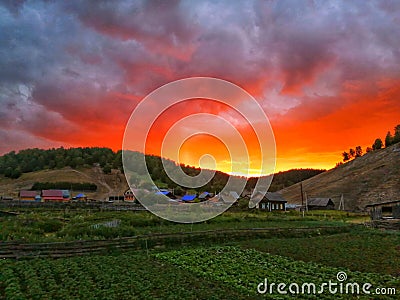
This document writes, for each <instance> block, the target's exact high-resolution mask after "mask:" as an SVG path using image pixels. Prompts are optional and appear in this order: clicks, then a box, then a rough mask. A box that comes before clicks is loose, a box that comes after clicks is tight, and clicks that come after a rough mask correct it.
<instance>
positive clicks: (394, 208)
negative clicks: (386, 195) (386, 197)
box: [366, 200, 400, 220]
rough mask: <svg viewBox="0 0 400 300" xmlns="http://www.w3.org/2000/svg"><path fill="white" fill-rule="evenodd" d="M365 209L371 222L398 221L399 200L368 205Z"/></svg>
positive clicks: (399, 212) (399, 216)
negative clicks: (382, 220)
mask: <svg viewBox="0 0 400 300" xmlns="http://www.w3.org/2000/svg"><path fill="white" fill-rule="evenodd" d="M366 209H367V210H368V211H369V214H370V216H371V219H372V220H381V219H400V200H395V201H387V202H381V203H372V204H368V205H367V206H366Z"/></svg>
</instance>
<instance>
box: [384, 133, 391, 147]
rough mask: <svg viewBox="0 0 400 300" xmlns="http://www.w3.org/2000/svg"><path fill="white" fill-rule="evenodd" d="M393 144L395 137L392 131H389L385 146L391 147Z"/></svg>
mask: <svg viewBox="0 0 400 300" xmlns="http://www.w3.org/2000/svg"><path fill="white" fill-rule="evenodd" d="M392 144H393V137H392V134H391V133H390V131H388V132H387V134H386V137H385V147H389V146H390V145H392Z"/></svg>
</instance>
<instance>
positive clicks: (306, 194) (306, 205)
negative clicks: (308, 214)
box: [305, 193, 308, 211]
mask: <svg viewBox="0 0 400 300" xmlns="http://www.w3.org/2000/svg"><path fill="white" fill-rule="evenodd" d="M305 194H306V211H308V196H307V193H305Z"/></svg>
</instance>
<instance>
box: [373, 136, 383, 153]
mask: <svg viewBox="0 0 400 300" xmlns="http://www.w3.org/2000/svg"><path fill="white" fill-rule="evenodd" d="M382 146H383V142H382V140H381V139H380V138H377V139H376V140H375V142H374V144H373V145H372V150H379V149H382Z"/></svg>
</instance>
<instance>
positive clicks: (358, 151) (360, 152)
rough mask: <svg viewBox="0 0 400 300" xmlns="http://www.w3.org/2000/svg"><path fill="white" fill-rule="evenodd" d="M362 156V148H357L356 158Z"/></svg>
mask: <svg viewBox="0 0 400 300" xmlns="http://www.w3.org/2000/svg"><path fill="white" fill-rule="evenodd" d="M360 156H362V148H361V146H357V147H356V157H360Z"/></svg>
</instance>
